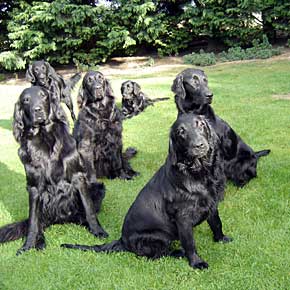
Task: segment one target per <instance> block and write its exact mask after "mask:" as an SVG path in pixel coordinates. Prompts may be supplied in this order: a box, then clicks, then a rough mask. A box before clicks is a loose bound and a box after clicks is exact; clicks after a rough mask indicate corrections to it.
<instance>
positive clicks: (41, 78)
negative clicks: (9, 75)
mask: <svg viewBox="0 0 290 290" xmlns="http://www.w3.org/2000/svg"><path fill="white" fill-rule="evenodd" d="M55 74H56V72H55V70H54V68H53V67H52V66H51V65H50V64H49V63H48V62H46V61H44V60H38V61H35V62H34V63H33V64H32V65H29V67H28V69H27V71H26V80H27V81H29V82H31V83H32V84H33V85H36V86H41V87H49V85H50V84H49V80H50V77H51V76H52V75H55Z"/></svg>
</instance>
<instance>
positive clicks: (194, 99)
mask: <svg viewBox="0 0 290 290" xmlns="http://www.w3.org/2000/svg"><path fill="white" fill-rule="evenodd" d="M171 90H172V91H173V92H174V93H175V95H176V98H179V99H181V100H184V99H185V98H187V100H188V101H189V102H191V103H193V104H196V105H204V104H211V102H212V99H213V93H212V92H211V91H210V89H209V87H208V81H207V76H206V75H205V73H204V72H203V71H202V70H200V69H191V68H188V69H186V70H184V71H182V72H181V73H179V74H178V75H177V76H176V78H175V80H174V81H173V85H172V87H171Z"/></svg>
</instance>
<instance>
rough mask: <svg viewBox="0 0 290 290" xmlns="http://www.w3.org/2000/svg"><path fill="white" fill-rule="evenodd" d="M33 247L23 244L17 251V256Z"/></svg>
mask: <svg viewBox="0 0 290 290" xmlns="http://www.w3.org/2000/svg"><path fill="white" fill-rule="evenodd" d="M32 248H33V247H32V246H31V247H30V246H23V247H21V248H20V249H19V250H18V251H17V252H16V256H19V255H21V254H23V253H24V252H27V251H29V250H30V249H32Z"/></svg>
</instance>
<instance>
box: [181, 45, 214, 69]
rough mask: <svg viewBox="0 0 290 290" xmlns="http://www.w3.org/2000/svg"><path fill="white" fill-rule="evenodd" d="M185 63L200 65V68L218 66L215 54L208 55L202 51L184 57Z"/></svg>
mask: <svg viewBox="0 0 290 290" xmlns="http://www.w3.org/2000/svg"><path fill="white" fill-rule="evenodd" d="M183 61H184V63H186V64H192V65H198V66H208V65H213V64H216V57H215V54H214V53H213V52H211V53H206V52H204V51H203V50H202V49H201V50H200V51H199V53H195V52H193V53H191V54H187V55H185V56H184V57H183Z"/></svg>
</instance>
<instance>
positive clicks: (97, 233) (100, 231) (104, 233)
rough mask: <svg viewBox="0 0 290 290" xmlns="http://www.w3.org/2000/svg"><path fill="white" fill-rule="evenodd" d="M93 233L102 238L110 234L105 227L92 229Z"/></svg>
mask: <svg viewBox="0 0 290 290" xmlns="http://www.w3.org/2000/svg"><path fill="white" fill-rule="evenodd" d="M92 234H93V235H94V236H95V237H97V238H100V239H105V238H107V237H108V236H109V234H108V233H107V232H106V231H105V230H103V229H101V230H96V231H92Z"/></svg>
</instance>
